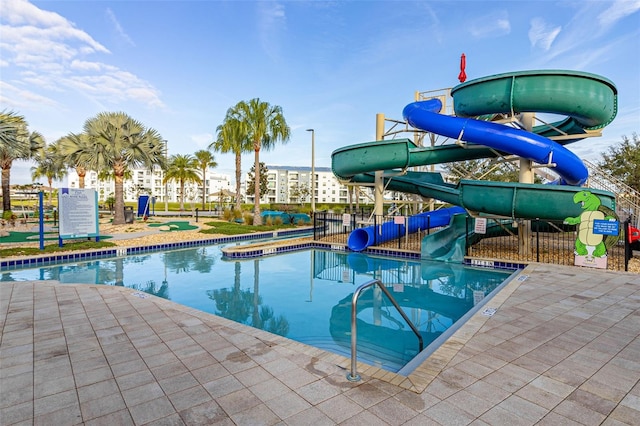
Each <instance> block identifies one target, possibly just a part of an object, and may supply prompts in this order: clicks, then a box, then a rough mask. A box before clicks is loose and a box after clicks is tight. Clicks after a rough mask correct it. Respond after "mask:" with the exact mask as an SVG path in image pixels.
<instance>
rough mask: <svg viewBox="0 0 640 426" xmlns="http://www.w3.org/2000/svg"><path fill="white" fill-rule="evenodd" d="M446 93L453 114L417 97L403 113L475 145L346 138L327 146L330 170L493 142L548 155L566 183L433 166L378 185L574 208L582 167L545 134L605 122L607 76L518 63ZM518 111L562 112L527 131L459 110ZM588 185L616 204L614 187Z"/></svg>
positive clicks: (439, 159)
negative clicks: (469, 176)
mask: <svg viewBox="0 0 640 426" xmlns="http://www.w3.org/2000/svg"><path fill="white" fill-rule="evenodd" d="M451 94H452V96H453V100H454V109H455V111H456V114H457V115H458V117H449V116H445V115H442V114H439V113H438V111H439V110H440V104H439V102H438V101H424V102H416V103H412V104H409V105H408V106H407V107H406V108H405V110H404V115H405V118H406V119H407V121H409V123H410V124H412V125H413V126H416V127H417V128H420V129H423V130H427V131H429V132H433V133H436V134H441V135H445V136H448V137H451V138H455V139H458V138H460V139H461V140H464V141H467V142H470V143H471V144H475V145H476V146H478V148H471V147H468V148H467V149H464V148H461V147H458V146H455V145H446V146H441V147H433V148H431V147H417V146H415V144H413V143H412V142H411V141H410V140H408V139H397V140H384V141H374V142H367V143H361V144H356V145H349V146H346V147H343V148H339V149H337V150H335V151H334V152H333V154H332V169H333V172H334V174H335V175H336V176H338V177H340V178H342V179H349V180H351V181H352V182H362V183H371V182H374V172H375V171H385V170H395V171H397V170H398V169H402V170H406V169H407V168H409V167H413V166H420V165H426V164H438V163H446V162H454V161H463V160H467V159H472V158H482V157H488V156H490V155H492V154H491V153H492V152H493V151H492V150H496V151H500V152H505V153H511V154H516V155H519V156H521V157H524V158H528V159H531V160H533V161H535V162H538V163H541V164H547V163H553V164H555V165H556V167H555V171H556V172H557V173H558V174H559V175H560V177H561V183H566V184H568V185H539V184H526V183H517V182H516V183H507V182H491V181H473V180H462V181H461V182H460V183H459V184H458V185H451V184H447V183H446V182H444V181H443V179H442V177H441V176H440V175H439V174H433V173H427V172H411V171H408V172H406V173H404V174H403V175H400V176H398V175H397V173H396V176H394V177H391V178H386V177H385V178H384V179H385V187H386V188H387V189H389V190H393V191H401V192H407V193H414V194H420V195H421V196H423V197H430V198H436V199H439V200H442V201H444V202H448V203H451V204H454V205H458V206H461V207H463V208H465V209H467V210H469V211H474V212H480V213H487V214H493V215H499V216H504V217H511V218H523V219H535V218H541V219H548V220H557V219H560V220H562V219H564V218H565V217H569V216H577V215H580V213H581V212H582V210H581V207H580V206H579V205H577V204H575V203H574V202H573V196H574V194H575V193H576V192H578V191H582V190H583V189H584V188H581V187H579V186H578V185H581V184H582V183H583V182H584V181H585V179H586V177H587V173H586V168H585V167H584V165H583V164H582V162H581V161H580V159H579V158H578V157H577V156H575V155H574V154H573V153H572V152H571V151H569V150H567V149H566V148H564V147H563V146H562V145H560V144H558V143H556V142H554V141H552V140H550V139H547V137H552V136H558V135H563V136H564V139H565V140H564V143H568V142H575V141H577V140H580V139H581V138H582V137H583V135H584V133H585V132H586V131H588V130H595V129H600V128H602V127H604V126H606V125H607V124H609V123H610V122H611V121H612V120H613V118H614V117H615V115H616V112H617V89H616V87H615V85H614V84H613V83H612V82H611V81H609V80H607V79H605V78H603V77H600V76H597V75H594V74H589V73H583V72H576V71H562V70H544V71H524V72H514V73H507V74H499V75H494V76H490V77H485V78H481V79H476V80H471V81H468V82H466V83H463V84H461V85H458V86H456V87H454V88H453V89H452V91H451ZM524 112H542V113H552V114H562V115H565V116H567V118H566V119H564V120H563V121H561V122H558V123H552V124H550V125H545V126H538V127H536V128H534V129H533V132H526V131H524V130H520V129H514V128H512V127H508V126H504V125H500V124H497V123H491V122H486V121H482V120H475V119H472V118H465V117H471V116H474V117H475V116H482V115H487V114H496V113H511V114H517V113H524ZM569 129H570V130H569ZM567 130H569V131H570V132H571V135H570V136H569V137H567V136H566V135H564V134H563V131H567ZM537 133H540V134H537ZM580 133H582V135H581V134H580ZM541 135H544V137H543V136H541ZM488 147H489V148H488ZM493 155H495V154H493ZM571 185H573V186H571ZM590 191H591V192H592V193H594V194H595V195H597V196H598V197H599V198H600V200H601V202H602V204H603V205H605V206H607V207H609V208H612V209H615V195H614V194H612V193H610V192H607V191H599V190H595V189H590Z"/></svg>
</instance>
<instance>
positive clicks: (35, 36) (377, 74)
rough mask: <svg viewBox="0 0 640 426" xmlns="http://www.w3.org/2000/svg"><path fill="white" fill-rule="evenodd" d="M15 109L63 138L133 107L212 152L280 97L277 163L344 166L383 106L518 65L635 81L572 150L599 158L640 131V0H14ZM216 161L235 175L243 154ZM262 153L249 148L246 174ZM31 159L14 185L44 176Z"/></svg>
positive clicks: (10, 66)
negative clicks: (224, 129) (231, 126)
mask: <svg viewBox="0 0 640 426" xmlns="http://www.w3.org/2000/svg"><path fill="white" fill-rule="evenodd" d="M0 22H1V25H2V26H1V28H0V110H13V111H15V112H17V113H19V114H21V115H23V116H24V117H25V118H26V120H27V122H28V123H29V128H30V130H32V131H33V130H36V131H38V132H40V133H42V134H43V135H44V136H45V138H46V140H47V141H48V142H53V141H55V140H56V139H58V138H60V137H62V136H64V135H66V134H68V133H69V132H80V131H81V130H82V126H83V124H84V122H85V120H87V119H88V118H91V117H94V116H95V115H96V114H98V113H99V112H103V111H124V112H126V113H127V114H129V115H130V116H132V117H133V118H135V119H137V120H139V121H141V122H142V123H143V124H145V125H146V126H148V127H152V128H154V129H156V130H158V131H159V132H160V134H161V135H162V136H163V138H165V139H167V140H168V145H169V154H176V153H182V154H192V153H193V152H195V151H197V150H199V149H205V148H206V147H207V145H208V144H209V143H210V142H211V141H212V140H213V139H214V136H215V129H216V127H217V126H218V125H219V124H220V123H221V122H222V120H223V119H224V115H225V113H226V111H227V109H228V108H229V107H231V106H233V105H235V104H236V103H237V102H238V101H240V100H249V99H251V98H255V97H258V98H260V99H261V100H263V101H266V102H269V103H271V104H275V105H280V106H281V107H282V108H283V112H284V115H285V118H286V120H287V122H288V124H289V125H290V127H291V130H292V134H291V140H290V141H289V143H288V144H286V145H278V146H277V147H276V148H275V149H273V150H272V151H270V152H264V151H263V152H262V153H261V160H262V161H264V162H265V163H267V164H274V165H275V164H277V165H292V166H310V164H311V137H310V133H309V132H307V131H306V129H308V128H314V129H315V147H316V166H330V165H331V152H332V151H333V150H335V149H337V148H339V147H342V146H345V145H350V144H354V143H359V142H366V141H371V140H374V139H375V115H376V113H384V114H385V115H386V116H387V117H389V118H395V119H401V118H402V109H403V108H404V106H405V105H406V104H408V103H410V102H411V101H412V100H413V97H414V93H415V92H416V91H429V90H436V89H441V88H449V87H453V86H455V85H456V84H458V80H457V77H458V72H459V65H460V55H461V54H462V53H465V55H466V59H467V67H466V73H467V76H468V79H469V80H470V79H474V78H480V77H485V76H489V75H492V74H499V73H504V72H510V71H520V70H536V69H570V70H577V71H586V72H591V73H595V74H599V75H602V76H604V77H606V78H608V79H610V80H612V81H613V82H614V83H615V84H616V86H617V87H618V91H619V110H618V116H617V117H616V119H615V121H614V122H613V123H612V124H611V125H609V126H608V127H607V128H606V129H605V130H604V132H603V137H601V138H597V139H589V140H584V141H581V142H578V143H575V144H573V145H570V146H569V148H570V149H571V150H572V151H574V152H575V153H576V154H578V155H579V156H580V157H582V158H586V159H589V160H597V159H599V158H600V153H601V152H603V151H605V150H606V149H607V147H608V146H610V145H612V144H616V143H619V142H620V141H621V136H622V135H628V136H631V134H632V133H633V132H640V1H639V0H617V1H589V0H587V1H585V0H577V1H526V2H519V1H518V2H516V1H207V0H201V1H175V0H174V1H127V0H122V1H74V0H66V1H31V2H28V1H26V0H2V6H1V13H0ZM216 159H217V161H218V163H219V167H218V168H217V169H216V171H218V172H220V173H227V174H230V175H233V170H234V169H233V168H234V162H233V157H232V156H231V155H222V154H216ZM252 162H253V154H248V155H246V156H244V157H243V160H242V166H243V172H246V171H248V170H249V168H250V167H251V165H252ZM29 167H30V164H29V163H26V162H22V161H20V162H16V163H14V166H13V167H12V172H11V176H12V177H11V183H12V184H15V183H28V182H31V179H30V177H29Z"/></svg>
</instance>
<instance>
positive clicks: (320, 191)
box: [243, 165, 372, 204]
mask: <svg viewBox="0 0 640 426" xmlns="http://www.w3.org/2000/svg"><path fill="white" fill-rule="evenodd" d="M266 167H267V187H268V190H267V193H266V194H263V195H262V198H261V200H260V202H261V203H282V204H289V203H309V202H311V167H295V166H273V165H267V166H266ZM248 181H249V174H248V173H247V174H246V175H245V181H244V183H243V188H244V191H243V192H244V193H245V202H247V203H253V200H254V197H253V194H248V193H247V191H246V182H248ZM315 186H316V188H315V194H314V196H315V202H316V204H333V203H343V204H346V203H348V202H349V194H348V187H347V186H346V185H343V184H341V183H340V181H338V179H337V178H336V177H335V175H334V174H333V172H332V171H331V168H330V167H315ZM361 188H362V187H361ZM370 193H371V191H370V190H369V189H368V188H364V191H361V192H360V199H359V202H360V203H363V204H364V203H371V202H372V198H371V197H370V196H368V194H370ZM353 202H355V200H353Z"/></svg>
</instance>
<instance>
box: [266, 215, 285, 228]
mask: <svg viewBox="0 0 640 426" xmlns="http://www.w3.org/2000/svg"><path fill="white" fill-rule="evenodd" d="M269 219H271V218H269ZM282 223H283V222H282V216H276V217H275V218H274V219H273V224H274V225H277V226H280V225H282Z"/></svg>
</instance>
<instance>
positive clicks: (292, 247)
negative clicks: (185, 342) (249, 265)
mask: <svg viewBox="0 0 640 426" xmlns="http://www.w3.org/2000/svg"><path fill="white" fill-rule="evenodd" d="M307 232H308V231H306V230H304V231H302V230H287V231H274V232H264V233H256V234H243V235H235V236H229V237H218V238H212V239H205V240H194V241H187V242H175V243H163V244H153V245H146V246H138V247H115V248H107V249H97V250H88V251H83V252H72V253H60V254H53V255H41V256H37V257H26V256H25V257H21V258H12V259H8V260H3V261H0V272H5V271H10V270H15V269H20V268H24V267H28V268H33V267H39V266H48V265H53V264H56V263H60V262H63V263H64V262H74V261H88V260H94V259H105V258H110V257H120V256H128V255H136V254H142V253H150V252H156V251H163V250H171V249H182V248H190V247H199V246H205V245H213V244H221V243H229V242H238V241H250V240H260V239H264V238H277V237H282V236H291V235H297V234H304V233H307ZM309 238H310V237H307V238H298V239H295V240H286V241H277V240H272V241H265V242H260V243H256V244H249V245H245V246H231V247H224V248H223V249H222V253H223V256H225V257H227V258H228V259H250V258H258V257H262V256H269V255H277V254H283V253H289V252H295V251H303V250H308V249H313V248H316V249H325V250H331V251H341V252H350V251H351V250H349V249H348V247H347V246H346V245H345V244H339V243H330V242H323V241H314V240H313V239H309ZM361 253H364V254H367V255H378V256H388V257H394V258H402V259H409V260H417V261H419V260H420V259H421V254H420V252H417V251H410V250H402V249H389V248H383V247H368V248H367V249H366V250H364V251H362V252H361ZM463 264H465V265H467V266H475V267H483V268H490V269H501V270H512V271H514V274H512V275H511V276H510V277H509V278H507V280H505V282H504V283H502V284H501V285H500V286H499V287H498V288H496V289H495V290H494V291H493V292H492V293H490V294H489V295H488V296H487V297H485V299H484V300H483V302H482V303H481V304H479V305H477V306H476V307H474V308H473V309H472V310H471V311H469V312H468V313H467V314H466V315H465V316H464V317H463V318H468V319H467V320H466V321H464V322H460V323H459V325H457V326H455V327H454V328H453V329H452V330H451V331H450V332H449V333H447V334H446V336H447V337H446V338H443V340H444V341H441V339H439V342H440V344H439V345H437V347H436V348H435V349H429V347H427V348H425V349H424V350H423V351H422V352H421V353H420V354H418V355H417V356H416V358H418V359H420V356H421V354H423V353H425V351H427V350H428V353H429V354H428V356H426V357H424V359H423V360H421V362H420V364H419V365H417V366H416V367H415V368H412V369H411V371H410V372H409V373H408V374H401V373H400V372H391V371H389V370H385V369H382V368H380V367H376V366H373V365H370V364H365V363H363V362H360V361H359V362H357V364H356V365H357V370H358V373H360V374H362V375H366V376H368V377H371V378H375V379H379V380H381V381H384V382H387V383H390V384H392V385H395V386H399V387H401V388H403V389H406V390H409V391H412V392H416V393H421V392H422V391H424V390H425V389H426V387H427V386H428V385H429V384H430V383H431V381H432V380H434V379H435V378H436V377H437V375H438V374H439V373H440V372H441V371H442V370H443V369H444V368H445V367H446V366H447V365H448V363H449V362H450V361H451V360H452V359H453V357H454V356H455V355H456V354H457V352H458V350H459V349H460V348H461V347H462V346H464V344H465V343H466V342H467V341H468V340H469V339H470V338H471V337H472V336H473V335H474V334H475V333H476V332H477V331H478V330H479V329H480V328H481V327H482V326H483V325H484V323H485V322H486V321H487V320H488V319H489V317H488V316H483V315H482V313H480V312H479V309H480V307H481V306H484V305H486V304H487V303H491V304H492V309H496V310H497V309H498V308H499V306H501V305H502V303H503V302H504V301H505V300H506V299H507V298H508V296H509V295H510V294H511V293H512V292H513V291H514V290H515V289H516V288H517V286H518V285H519V284H513V283H514V282H515V283H519V282H520V281H519V280H515V279H514V278H515V276H516V275H519V274H521V273H522V270H523V269H525V268H526V266H527V264H522V263H514V262H503V261H499V260H494V259H477V258H474V259H470V258H465V259H464V262H463ZM518 271H520V272H518ZM162 300H165V299H162ZM166 302H169V303H173V304H177V303H176V302H173V301H171V300H166ZM177 305H179V304H177ZM179 306H181V307H183V308H184V309H187V310H189V311H191V312H192V313H194V314H195V313H196V312H197V313H199V314H202V315H213V314H209V313H206V312H202V311H198V310H197V309H195V308H190V307H187V306H184V305H179ZM468 315H470V317H467V316H468ZM213 316H215V317H216V318H222V317H218V316H216V315H213ZM228 321H230V322H232V323H233V325H237V326H238V328H239V329H242V330H245V331H246V332H248V331H247V328H248V329H249V330H250V333H251V334H252V335H254V336H256V337H260V336H261V337H262V338H263V339H265V340H270V341H274V342H278V344H281V345H286V346H287V347H289V348H291V349H295V350H297V351H298V352H302V353H305V354H308V355H312V356H315V357H317V358H319V359H321V360H323V361H326V362H330V363H333V364H336V365H338V366H339V367H340V368H343V369H344V370H345V371H350V369H351V359H350V358H348V357H345V356H343V355H339V354H335V353H333V352H329V351H325V350H323V349H319V348H316V347H313V346H310V345H307V344H304V343H301V342H297V341H295V340H292V339H289V338H286V337H283V336H279V335H277V334H273V333H269V332H267V331H264V330H260V329H256V328H253V327H250V326H247V325H244V324H240V323H236V322H234V321H231V320H228ZM459 321H460V320H459ZM454 325H455V324H454ZM229 326H230V327H231V328H235V327H234V326H232V325H229ZM245 327H246V328H245ZM430 346H431V347H432V348H433V346H434V345H430ZM416 358H414V359H416ZM412 362H413V361H410V362H409V363H408V364H411V363H412ZM403 369H404V368H403ZM400 371H402V369H401V370H400ZM349 374H350V373H349Z"/></svg>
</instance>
